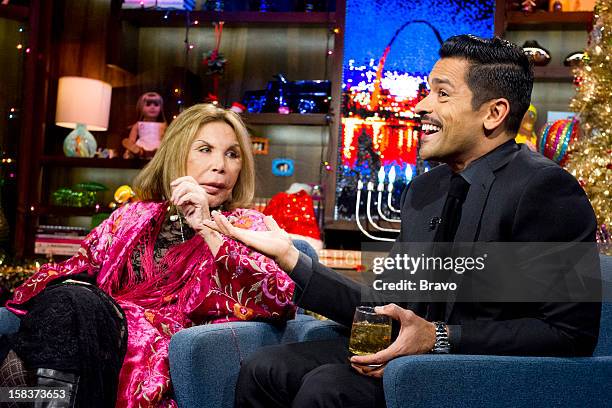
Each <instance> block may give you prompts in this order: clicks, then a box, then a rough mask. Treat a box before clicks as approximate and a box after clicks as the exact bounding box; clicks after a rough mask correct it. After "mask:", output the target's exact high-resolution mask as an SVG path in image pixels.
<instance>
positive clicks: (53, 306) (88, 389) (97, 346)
mask: <svg viewBox="0 0 612 408" xmlns="http://www.w3.org/2000/svg"><path fill="white" fill-rule="evenodd" d="M25 306H26V308H27V310H28V313H27V314H26V315H25V316H23V317H22V318H21V325H20V326H19V331H18V332H17V333H14V334H12V335H10V336H9V343H10V344H11V347H12V349H13V350H14V351H15V353H16V354H17V355H18V356H19V358H21V359H22V360H23V362H24V363H25V365H26V367H27V368H28V369H29V370H35V369H37V368H47V369H53V370H59V371H63V372H67V373H73V374H76V375H78V376H79V377H80V379H79V384H78V391H77V405H76V406H78V407H88V408H89V407H93V408H97V407H100V408H102V407H114V406H115V400H116V397H117V384H118V378H119V371H120V370H121V365H122V364H123V357H124V356H125V349H126V346H127V326H126V324H125V316H124V315H123V312H122V310H121V308H120V307H119V306H117V305H116V304H115V302H114V301H113V300H112V299H111V298H110V297H109V296H108V295H106V294H105V293H104V292H102V291H101V290H100V289H98V288H96V287H95V286H92V285H87V286H85V285H82V284H72V283H62V284H56V285H52V286H49V287H47V288H46V289H45V290H44V291H43V292H41V293H40V294H39V295H38V296H36V297H34V298H32V299H31V300H30V301H29V302H28V303H26V305H25Z"/></svg>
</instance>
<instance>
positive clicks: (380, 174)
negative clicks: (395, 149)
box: [378, 166, 385, 184]
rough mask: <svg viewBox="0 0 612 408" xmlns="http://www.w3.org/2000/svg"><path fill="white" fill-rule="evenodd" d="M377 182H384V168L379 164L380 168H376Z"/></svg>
mask: <svg viewBox="0 0 612 408" xmlns="http://www.w3.org/2000/svg"><path fill="white" fill-rule="evenodd" d="M378 182H379V183H381V184H382V183H384V182H385V168H384V167H383V166H380V170H378Z"/></svg>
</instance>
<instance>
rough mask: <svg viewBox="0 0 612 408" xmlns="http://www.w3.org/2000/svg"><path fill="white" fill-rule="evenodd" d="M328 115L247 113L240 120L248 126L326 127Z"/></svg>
mask: <svg viewBox="0 0 612 408" xmlns="http://www.w3.org/2000/svg"><path fill="white" fill-rule="evenodd" d="M328 116H329V115H328V114H325V113H313V114H304V115H301V114H299V113H290V114H288V115H281V114H280V113H247V114H244V115H242V118H243V119H244V121H245V122H246V123H247V124H248V125H302V126H326V125H327V124H328Z"/></svg>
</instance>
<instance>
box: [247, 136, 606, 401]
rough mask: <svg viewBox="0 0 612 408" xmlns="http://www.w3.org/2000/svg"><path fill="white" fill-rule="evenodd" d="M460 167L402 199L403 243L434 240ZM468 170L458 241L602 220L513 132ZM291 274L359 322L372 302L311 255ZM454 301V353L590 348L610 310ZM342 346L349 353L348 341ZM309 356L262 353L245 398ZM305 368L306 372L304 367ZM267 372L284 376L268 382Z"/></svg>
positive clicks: (582, 229) (573, 231)
mask: <svg viewBox="0 0 612 408" xmlns="http://www.w3.org/2000/svg"><path fill="white" fill-rule="evenodd" d="M451 176H452V171H451V169H450V168H449V167H448V166H446V165H442V166H438V167H436V168H434V169H432V170H431V171H429V172H427V173H425V174H423V175H421V176H418V177H416V178H415V179H413V180H412V182H411V184H410V187H409V188H408V190H407V192H406V193H405V194H404V197H403V200H402V206H401V221H402V223H401V232H400V236H399V237H398V241H399V242H433V241H434V238H435V234H436V229H431V228H430V220H431V219H432V218H434V217H440V214H442V210H443V207H444V204H445V202H446V197H447V195H448V191H449V189H450V179H451ZM462 176H463V177H465V178H466V180H467V181H468V182H469V183H470V188H469V191H468V193H467V196H466V197H465V201H464V203H463V206H462V209H461V217H460V222H459V225H458V227H457V230H456V233H455V237H454V240H453V242H475V241H494V242H588V243H592V242H594V238H595V229H596V225H597V223H596V220H595V215H594V213H593V209H592V208H591V205H590V203H589V201H588V199H587V197H586V195H585V193H584V190H583V189H582V188H581V187H580V185H579V184H578V183H577V182H576V179H575V178H574V177H572V176H571V175H570V174H569V173H567V172H566V171H564V170H563V169H561V168H560V167H559V166H558V165H557V164H555V163H553V162H552V161H550V160H548V159H546V158H545V157H544V156H542V155H540V154H538V153H534V152H531V151H529V150H528V149H527V148H526V147H519V146H517V145H516V143H514V141H509V142H508V143H506V144H504V145H502V146H500V147H499V148H497V149H496V150H494V151H492V152H490V153H488V154H487V155H485V156H483V157H481V158H480V159H478V160H476V161H474V162H473V163H472V164H471V165H470V166H469V167H468V168H467V169H465V170H464V171H463V172H462ZM595 256H596V254H595ZM596 264H597V265H598V262H596ZM570 272H571V271H570ZM289 276H290V277H291V279H292V280H293V281H294V282H295V292H294V302H295V303H296V304H297V305H299V306H300V307H303V308H305V309H308V310H311V311H313V312H316V313H319V314H322V315H324V316H326V317H328V318H330V319H333V320H335V321H336V322H338V323H340V324H343V325H345V326H347V327H350V326H351V323H352V320H353V314H354V311H355V307H356V306H359V305H361V304H362V290H364V289H365V288H364V287H363V286H362V285H360V284H359V283H357V282H355V281H353V280H351V279H349V278H347V277H345V276H343V275H341V274H339V273H336V272H334V271H333V270H331V269H329V268H327V267H325V266H324V265H322V264H320V263H319V262H316V261H313V260H311V259H310V258H308V257H307V256H305V255H300V258H299V261H298V264H297V265H296V266H295V268H294V270H293V271H292V272H291V273H290V275H289ZM330 299H333V301H330ZM411 309H412V310H413V311H414V312H415V313H416V314H418V315H420V316H422V317H424V316H425V315H426V313H427V304H425V303H416V304H414V305H413V307H411ZM444 309H445V310H444V311H443V312H444V320H445V321H447V322H448V323H449V327H450V337H451V346H452V348H451V351H452V352H453V353H463V354H494V355H539V356H547V355H548V356H550V355H557V356H559V355H562V356H584V355H590V354H592V352H593V350H594V348H595V345H596V344H597V336H598V332H599V321H600V314H601V304H599V303H564V304H559V303H530V304H502V303H490V304H483V303H455V302H454V301H448V302H447V304H446V306H445V308H444ZM304 347H307V346H304ZM277 350H278V349H274V351H277ZM326 353H327V352H326V351H324V350H320V349H319V351H316V350H315V351H313V357H311V358H312V359H314V360H315V362H316V359H319V358H321V357H318V356H322V355H325V354H326ZM337 353H338V356H339V358H342V355H343V354H341V353H346V350H343V351H337ZM305 360H306V361H302V362H299V364H298V362H295V363H294V364H292V365H291V366H290V367H289V368H287V367H288V366H287V365H286V364H285V363H284V362H283V358H279V357H278V355H277V354H270V355H269V356H267V357H265V356H264V355H263V354H260V353H257V354H256V355H255V356H253V357H252V358H251V359H250V360H249V364H248V365H245V366H243V369H242V370H245V371H247V370H248V371H249V372H250V374H249V375H248V377H247V378H251V381H252V383H251V384H250V385H249V387H248V388H247V387H242V388H241V387H239V388H238V389H237V394H236V398H237V401H243V400H245V399H246V398H247V397H248V396H249V395H253V394H256V392H257V390H259V389H261V388H262V387H264V386H266V387H267V390H268V392H269V393H273V395H278V394H277V393H278V392H279V390H281V389H282V384H283V379H281V378H277V376H272V375H267V374H268V373H270V372H272V371H274V370H276V369H277V367H281V366H282V367H284V368H283V370H285V372H287V374H286V375H291V374H292V373H302V372H303V371H304V370H305V369H310V371H309V372H310V373H313V376H314V374H315V373H316V371H315V370H316V369H312V363H310V362H308V358H305ZM260 364H261V365H262V369H259V365H260ZM301 365H305V366H306V367H305V368H302V367H301ZM242 370H241V376H242V375H244V374H243V373H242ZM298 376H299V378H302V376H303V374H301V375H298ZM260 378H266V381H268V380H270V381H274V383H273V384H272V386H271V385H269V384H262V383H261V382H260V380H259V379H260ZM351 381H355V383H352V382H351ZM360 381H361V379H355V380H350V381H344V382H343V383H342V384H338V383H337V382H336V381H329V380H328V384H327V385H326V386H325V387H323V388H324V389H325V392H330V393H331V392H333V393H340V394H341V393H342V392H343V391H344V390H349V391H345V392H347V393H350V392H351V391H350V390H352V389H354V388H359V387H361V386H362V385H361V384H360ZM373 387H374V390H373V391H372V393H380V392H382V384H380V383H379V384H373ZM245 390H246V391H245ZM290 391H291V390H288V392H290ZM243 393H245V394H244V395H242V394H243ZM407 398H410V396H407ZM247 406H248V405H247ZM255 406H256V405H255ZM329 406H336V407H339V406H342V405H339V404H336V405H332V404H330V405H329ZM345 406H347V407H348V406H351V405H345Z"/></svg>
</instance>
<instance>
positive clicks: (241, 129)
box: [133, 103, 255, 209]
mask: <svg viewBox="0 0 612 408" xmlns="http://www.w3.org/2000/svg"><path fill="white" fill-rule="evenodd" d="M213 122H222V123H226V124H228V125H229V126H230V127H231V128H232V129H233V130H234V133H235V134H236V139H238V144H239V145H240V157H241V158H242V169H241V170H240V174H239V175H238V180H237V181H236V185H235V186H234V189H233V191H232V197H231V198H230V200H229V201H228V202H226V203H223V206H224V208H226V209H234V208H238V207H247V206H248V205H249V204H250V203H251V200H252V199H253V196H254V193H255V164H254V160H253V152H252V149H253V148H252V146H251V141H250V137H249V132H248V131H247V129H246V127H245V126H244V123H243V122H242V119H240V116H238V115H237V114H236V113H234V112H232V111H230V110H226V109H221V108H219V107H216V106H215V105H212V104H203V103H202V104H199V105H194V106H192V107H190V108H189V109H187V110H185V111H183V112H182V113H181V114H180V115H178V116H177V117H176V119H174V120H173V121H172V123H171V124H170V126H168V129H167V130H166V133H165V134H164V138H163V139H162V142H161V144H160V146H159V150H157V152H156V153H155V156H153V159H151V161H150V162H149V163H148V164H147V165H146V166H145V167H144V168H143V169H142V170H141V171H140V173H138V175H137V176H136V178H135V179H134V182H133V187H134V190H135V191H136V195H137V197H138V198H139V199H140V200H142V201H152V200H155V201H161V200H168V199H169V198H170V197H171V196H172V189H171V188H170V183H171V182H172V181H173V180H175V179H177V178H179V177H182V176H185V175H187V158H188V157H189V151H190V150H191V145H192V144H193V142H194V140H195V139H196V136H197V135H198V132H199V131H200V129H201V128H202V126H204V125H206V124H208V123H213Z"/></svg>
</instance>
